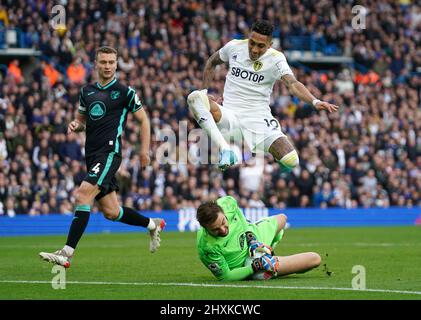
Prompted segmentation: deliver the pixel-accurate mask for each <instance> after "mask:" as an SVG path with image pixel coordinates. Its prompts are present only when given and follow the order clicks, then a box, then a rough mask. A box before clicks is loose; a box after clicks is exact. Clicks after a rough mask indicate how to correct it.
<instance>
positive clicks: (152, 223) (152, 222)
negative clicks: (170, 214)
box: [147, 218, 156, 230]
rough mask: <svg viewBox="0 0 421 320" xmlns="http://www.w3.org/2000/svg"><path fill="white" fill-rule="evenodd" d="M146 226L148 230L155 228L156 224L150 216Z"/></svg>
mask: <svg viewBox="0 0 421 320" xmlns="http://www.w3.org/2000/svg"><path fill="white" fill-rule="evenodd" d="M147 228H148V230H155V228H156V224H155V222H154V221H153V220H152V219H151V218H149V223H148V226H147Z"/></svg>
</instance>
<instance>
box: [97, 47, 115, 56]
mask: <svg viewBox="0 0 421 320" xmlns="http://www.w3.org/2000/svg"><path fill="white" fill-rule="evenodd" d="M100 53H114V54H115V55H116V56H117V55H118V53H117V50H116V49H114V48H113V47H108V46H103V47H100V48H98V49H96V52H95V59H97V58H98V54H100Z"/></svg>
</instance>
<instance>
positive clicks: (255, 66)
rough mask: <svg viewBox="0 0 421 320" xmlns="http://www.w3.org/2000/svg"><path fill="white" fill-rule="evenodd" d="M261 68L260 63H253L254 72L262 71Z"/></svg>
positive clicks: (261, 64)
mask: <svg viewBox="0 0 421 320" xmlns="http://www.w3.org/2000/svg"><path fill="white" fill-rule="evenodd" d="M262 67H263V63H261V62H260V61H256V62H254V63H253V69H254V71H259V70H260V69H262Z"/></svg>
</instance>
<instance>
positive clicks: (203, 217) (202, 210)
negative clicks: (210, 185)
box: [196, 201, 224, 227]
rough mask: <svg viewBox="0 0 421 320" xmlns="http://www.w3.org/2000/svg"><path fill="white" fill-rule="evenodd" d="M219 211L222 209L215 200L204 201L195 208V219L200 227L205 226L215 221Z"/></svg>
mask: <svg viewBox="0 0 421 320" xmlns="http://www.w3.org/2000/svg"><path fill="white" fill-rule="evenodd" d="M220 212H222V213H223V212H224V211H223V210H222V208H221V207H220V206H219V205H218V204H217V203H216V201H210V202H205V203H202V204H201V205H200V206H199V208H198V209H197V214H196V219H197V221H199V223H200V225H201V226H202V227H206V226H208V225H210V224H211V223H213V222H215V220H216V219H217V218H218V214H219V213H220Z"/></svg>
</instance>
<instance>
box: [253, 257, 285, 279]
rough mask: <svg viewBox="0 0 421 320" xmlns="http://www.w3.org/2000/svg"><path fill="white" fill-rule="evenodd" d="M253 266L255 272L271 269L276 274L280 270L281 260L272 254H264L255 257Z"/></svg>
mask: <svg viewBox="0 0 421 320" xmlns="http://www.w3.org/2000/svg"><path fill="white" fill-rule="evenodd" d="M251 267H252V268H253V271H254V273H256V272H259V271H269V272H271V273H272V274H274V275H276V274H277V272H278V267H279V262H278V259H276V257H273V256H271V255H270V254H264V255H263V256H261V257H259V258H255V259H253V261H252V262H251Z"/></svg>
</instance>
